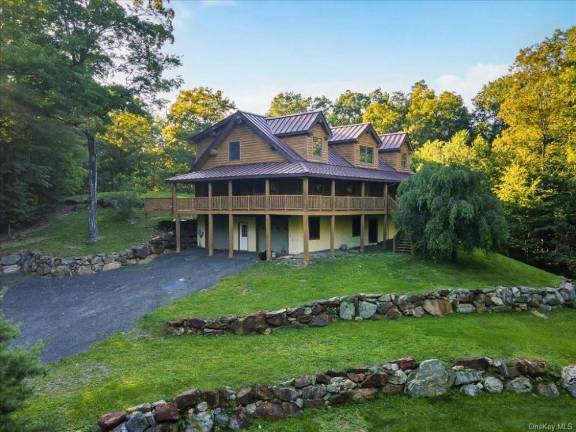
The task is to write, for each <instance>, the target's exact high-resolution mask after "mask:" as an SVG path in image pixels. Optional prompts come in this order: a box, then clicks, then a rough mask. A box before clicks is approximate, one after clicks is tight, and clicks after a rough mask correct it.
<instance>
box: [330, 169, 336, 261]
mask: <svg viewBox="0 0 576 432" xmlns="http://www.w3.org/2000/svg"><path fill="white" fill-rule="evenodd" d="M330 196H332V215H331V216H330V255H332V256H334V255H335V252H334V243H335V240H336V239H335V237H336V215H335V214H334V211H335V210H336V180H334V179H332V184H331V188H330Z"/></svg>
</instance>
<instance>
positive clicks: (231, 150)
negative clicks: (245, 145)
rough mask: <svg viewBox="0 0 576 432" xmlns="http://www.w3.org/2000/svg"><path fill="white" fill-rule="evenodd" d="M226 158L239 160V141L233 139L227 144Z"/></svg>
mask: <svg viewBox="0 0 576 432" xmlns="http://www.w3.org/2000/svg"><path fill="white" fill-rule="evenodd" d="M228 160H231V161H236V160H240V142H239V141H233V142H231V143H229V144H228Z"/></svg>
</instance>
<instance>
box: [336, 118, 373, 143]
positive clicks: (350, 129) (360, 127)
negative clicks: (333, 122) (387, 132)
mask: <svg viewBox="0 0 576 432" xmlns="http://www.w3.org/2000/svg"><path fill="white" fill-rule="evenodd" d="M364 132H368V133H370V134H371V135H372V136H373V137H374V139H375V140H376V142H377V143H378V144H380V137H379V136H378V134H377V133H376V131H375V130H374V128H373V127H372V125H371V124H370V123H359V124H352V125H344V126H332V139H330V141H328V143H329V144H343V143H350V142H356V141H358V138H360V135H362V134H363V133H364Z"/></svg>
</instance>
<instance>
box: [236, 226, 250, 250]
mask: <svg viewBox="0 0 576 432" xmlns="http://www.w3.org/2000/svg"><path fill="white" fill-rule="evenodd" d="M238 231H239V233H238V234H239V236H240V240H239V242H238V249H239V250H241V251H247V250H248V224H247V223H239V224H238Z"/></svg>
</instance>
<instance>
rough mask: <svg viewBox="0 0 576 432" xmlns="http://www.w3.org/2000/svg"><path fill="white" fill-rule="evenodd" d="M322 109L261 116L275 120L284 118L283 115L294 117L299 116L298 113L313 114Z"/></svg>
mask: <svg viewBox="0 0 576 432" xmlns="http://www.w3.org/2000/svg"><path fill="white" fill-rule="evenodd" d="M321 112H322V110H321V109H317V110H312V111H302V112H297V113H294V114H284V115H281V116H272V117H267V116H263V117H264V118H265V119H266V120H275V119H280V118H284V117H295V116H300V115H305V114H314V113H321Z"/></svg>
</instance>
